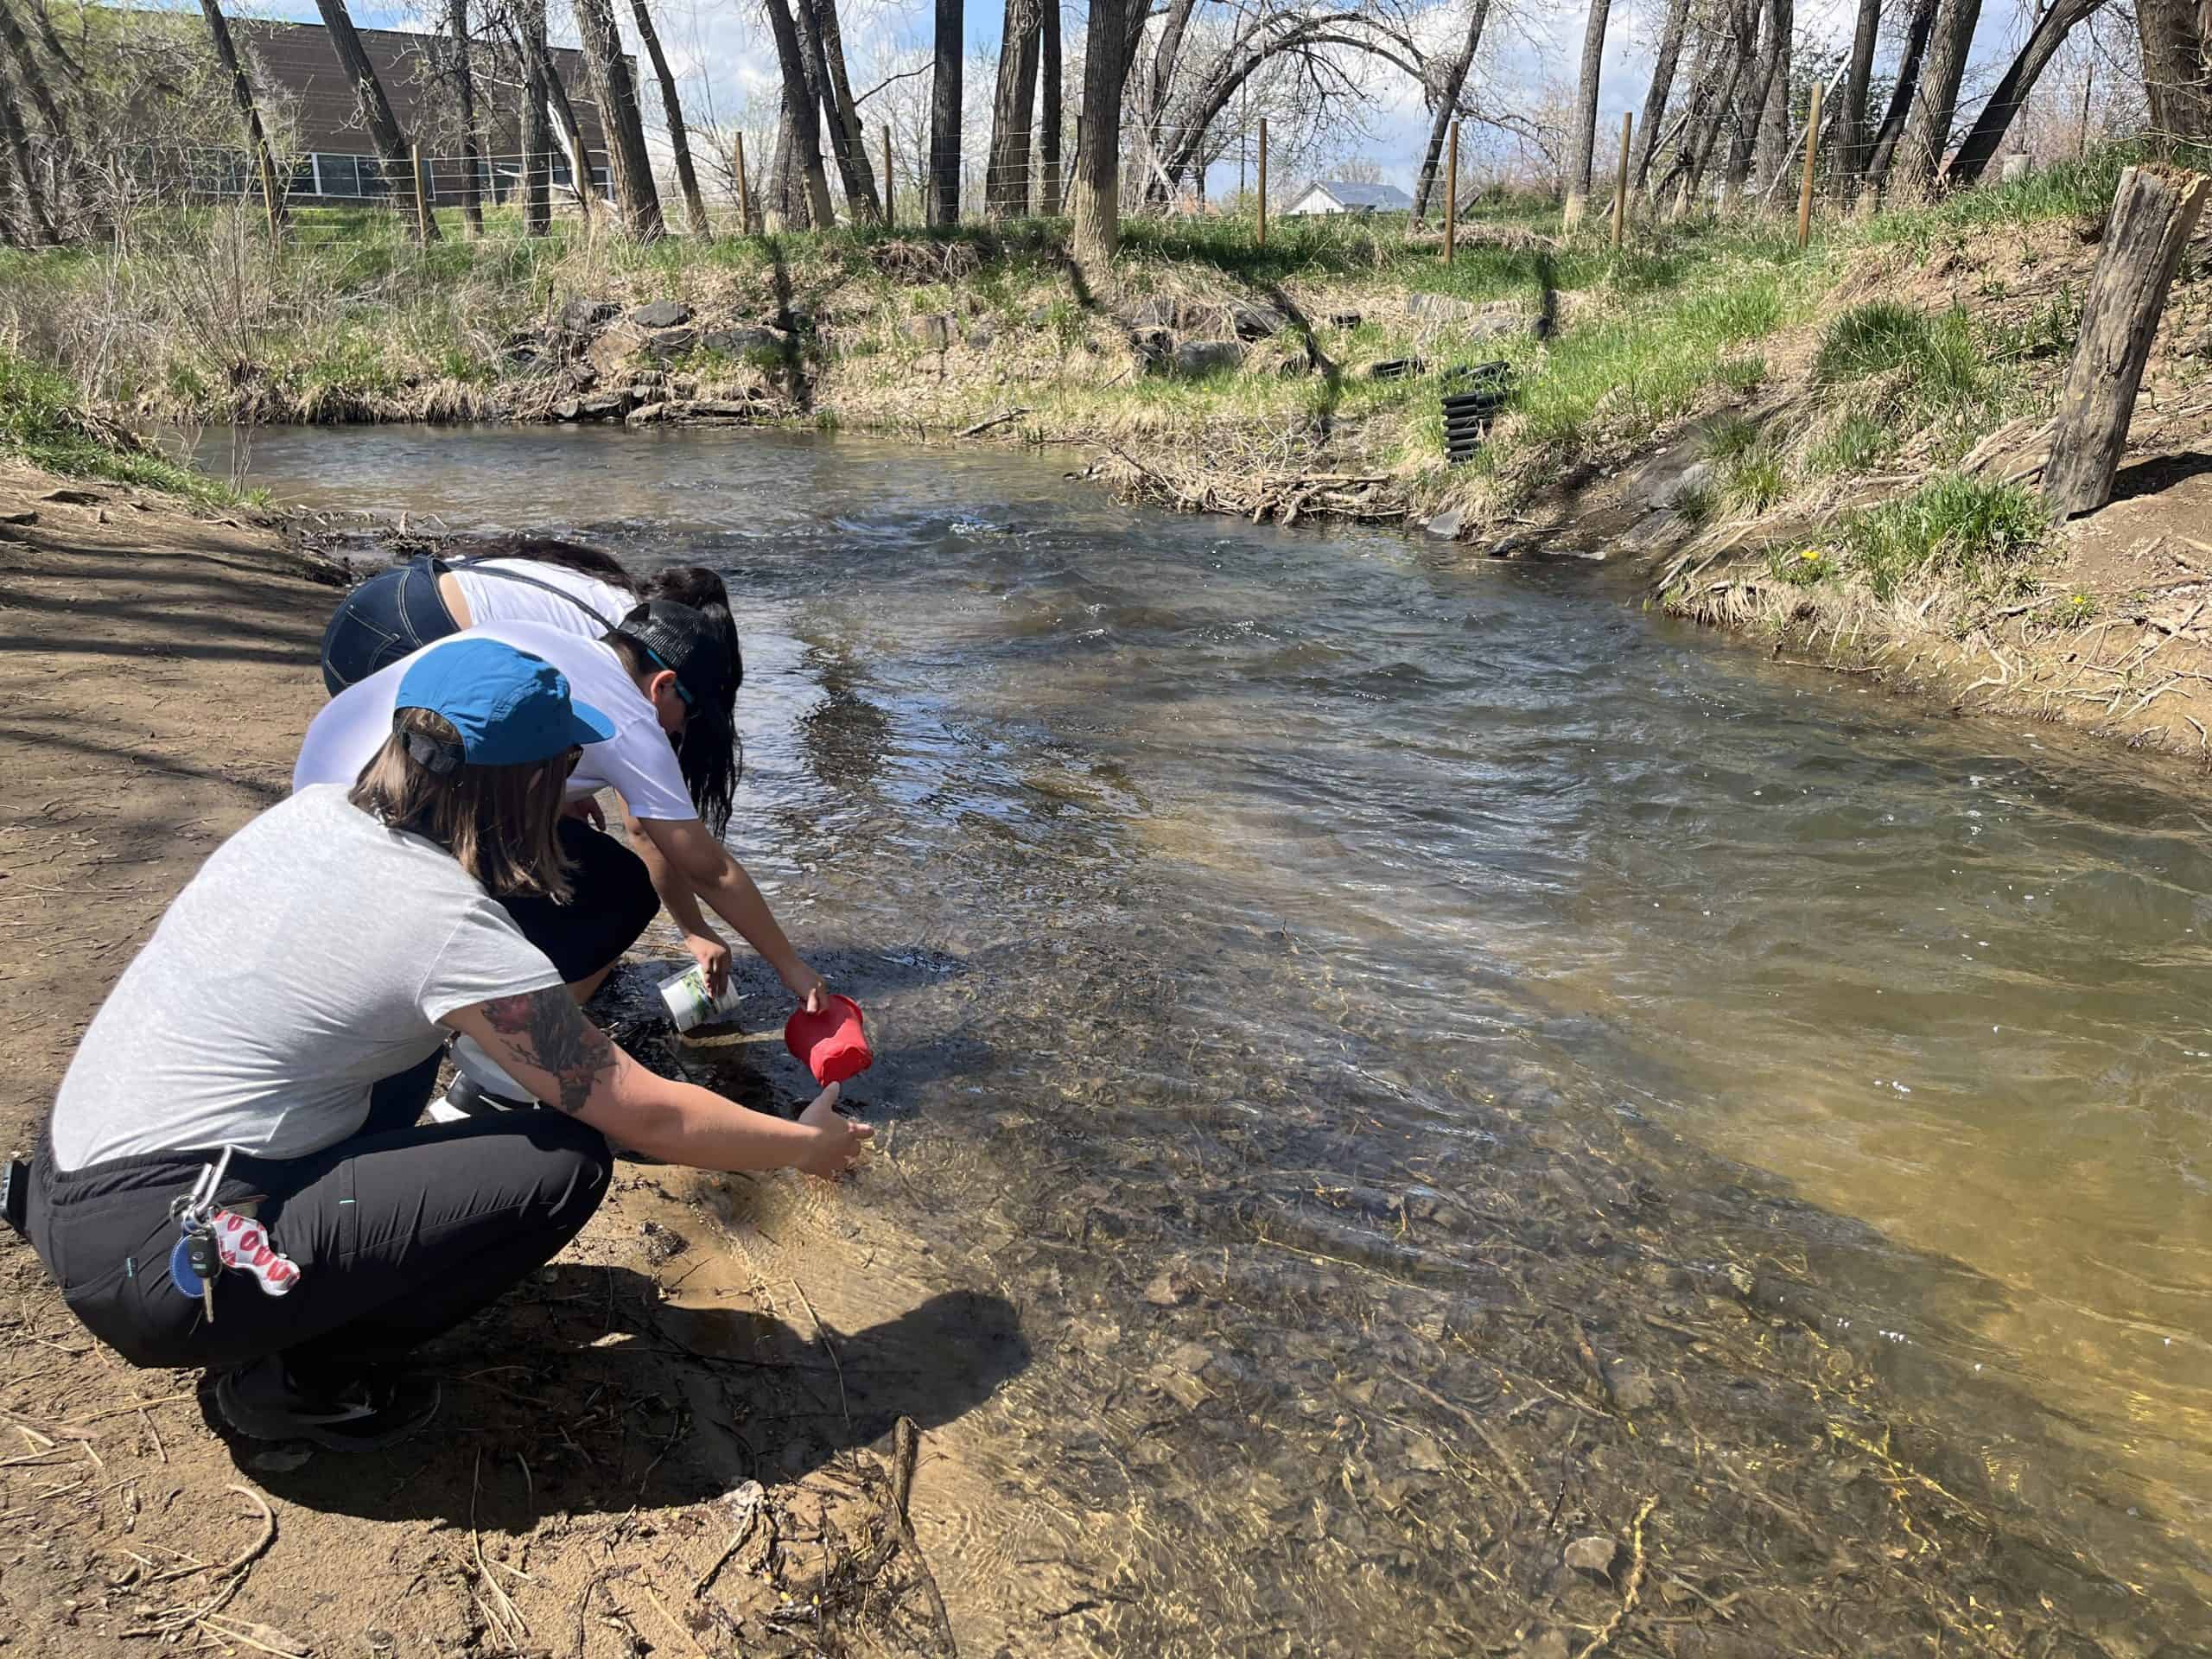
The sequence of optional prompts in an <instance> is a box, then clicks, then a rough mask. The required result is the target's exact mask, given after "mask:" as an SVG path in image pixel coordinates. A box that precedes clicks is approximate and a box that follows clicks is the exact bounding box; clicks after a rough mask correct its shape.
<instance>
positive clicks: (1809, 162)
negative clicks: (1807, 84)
mask: <svg viewBox="0 0 2212 1659" xmlns="http://www.w3.org/2000/svg"><path fill="white" fill-rule="evenodd" d="M1820 149H1821V83H1820V82H1819V81H1817V80H1816V81H1815V82H1814V83H1813V107H1812V108H1811V109H1810V110H1808V111H1807V112H1806V115H1805V182H1804V183H1803V184H1802V185H1801V186H1800V187H1799V188H1798V191H1797V245H1798V247H1799V248H1800V249H1801V250H1802V248H1803V247H1804V245H1805V244H1806V243H1808V242H1809V241H1810V240H1812V237H1813V158H1814V156H1817V155H1818V154H1819V153H1820Z"/></svg>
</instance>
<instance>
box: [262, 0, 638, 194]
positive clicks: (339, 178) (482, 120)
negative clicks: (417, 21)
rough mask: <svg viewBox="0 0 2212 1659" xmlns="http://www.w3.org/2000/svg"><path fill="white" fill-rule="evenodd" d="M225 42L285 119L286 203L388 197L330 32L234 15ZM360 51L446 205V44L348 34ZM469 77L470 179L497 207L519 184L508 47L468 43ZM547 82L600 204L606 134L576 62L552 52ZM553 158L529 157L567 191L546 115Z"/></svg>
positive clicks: (516, 93) (518, 130)
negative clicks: (557, 93) (292, 164)
mask: <svg viewBox="0 0 2212 1659" xmlns="http://www.w3.org/2000/svg"><path fill="white" fill-rule="evenodd" d="M231 33H232V36H233V37H234V38H235V39H236V40H237V41H238V50H239V52H240V53H241V54H243V55H244V56H245V57H246V58H247V59H248V60H251V61H252V62H253V63H254V64H255V65H256V66H257V70H258V73H257V75H256V77H255V79H257V81H258V82H259V83H260V85H261V86H262V87H263V89H264V97H269V96H272V95H273V97H274V99H276V100H277V102H278V103H279V104H280V105H281V106H282V107H283V110H284V111H286V113H287V115H288V117H289V132H290V137H291V143H292V146H293V148H294V149H296V151H297V153H298V155H299V161H298V164H297V166H296V168H295V170H294V173H293V175H292V181H291V186H290V188H289V192H288V194H289V195H290V196H291V197H292V198H293V199H294V200H324V201H346V200H359V199H360V198H363V197H378V196H383V195H385V194H389V191H388V189H387V188H386V185H385V162H384V160H383V158H382V157H381V156H378V154H377V153H376V146H375V145H374V144H373V143H371V142H370V139H369V135H368V132H367V130H366V129H365V127H364V126H363V125H362V123H361V118H360V113H359V106H358V105H357V104H356V102H355V100H354V96H353V83H352V82H350V81H349V80H347V79H346V72H345V71H344V69H342V68H341V67H340V65H339V61H338V53H337V50H336V48H334V47H333V46H332V45H331V42H330V35H329V31H327V29H324V28H323V27H322V25H321V24H320V23H282V22H264V21H262V20H260V19H257V18H251V17H237V18H233V19H232V21H231ZM358 33H359V35H360V37H361V47H362V49H363V50H364V51H365V52H366V53H367V54H368V58H369V61H370V63H371V64H372V65H373V66H374V67H375V69H376V72H377V79H378V80H380V81H382V82H383V83H384V91H385V97H386V98H387V99H390V100H391V110H392V114H393V115H394V116H395V117H396V118H397V119H398V122H399V128H400V130H401V131H402V132H404V133H405V134H406V135H407V137H408V138H409V140H410V142H412V143H419V144H420V145H421V146H422V147H423V154H424V155H425V156H427V157H429V158H431V159H430V162H429V169H428V170H429V175H430V178H431V186H432V188H431V195H432V200H439V199H441V198H443V199H446V200H457V199H458V197H459V194H460V190H461V181H462V179H463V177H464V176H465V169H464V168H463V167H462V165H461V160H460V157H461V155H462V153H463V152H462V148H461V138H460V133H459V131H458V130H457V123H456V117H455V114H454V99H453V92H452V81H451V76H450V72H449V71H448V67H447V62H448V60H447V58H446V55H445V54H446V53H447V51H448V49H449V48H448V42H447V41H445V40H444V39H443V38H442V37H441V36H438V35H417V34H412V33H410V32H408V31H406V30H404V29H360V30H359V31H358ZM470 54H471V60H472V67H474V70H475V79H476V83H477V90H476V118H477V143H478V145H479V147H480V153H481V155H482V156H483V157H484V160H483V162H482V164H481V169H480V176H481V177H484V179H485V182H486V188H487V189H489V190H494V191H496V194H497V196H498V197H499V198H501V199H505V197H507V196H508V195H509V194H511V193H512V192H513V191H514V190H515V189H516V188H518V185H519V182H520V181H521V179H522V178H523V175H524V158H523V156H522V110H523V80H522V74H521V71H520V68H519V67H518V64H517V62H516V60H515V55H514V54H513V52H512V49H511V48H508V47H506V46H505V44H504V43H503V42H499V41H493V40H490V39H484V40H479V41H472V42H471V45H470ZM551 56H552V58H553V66H554V70H555V73H557V74H558V75H559V76H560V78H561V83H562V85H563V87H564V88H566V90H567V92H568V95H569V105H570V107H572V108H573V109H574V110H575V115H576V124H577V126H578V127H580V128H581V129H582V131H583V137H584V145H585V148H586V149H587V151H588V153H589V155H590V157H591V172H592V176H593V178H594V181H595V182H596V183H597V184H598V185H599V187H600V192H601V194H605V192H606V189H607V179H608V175H607V134H606V130H605V129H604V128H603V127H602V126H601V122H600V114H599V105H598V102H597V100H596V99H594V98H593V97H592V94H591V77H590V75H589V73H588V70H587V67H586V65H585V62H584V56H583V54H582V53H581V52H578V51H575V50H573V49H571V48H567V47H556V48H553V50H552V53H551ZM547 130H548V131H549V132H550V133H551V134H552V135H553V149H554V154H553V155H552V156H550V158H548V157H545V156H538V157H536V158H534V163H533V164H534V165H535V166H536V167H537V168H540V169H541V170H542V169H544V168H547V167H548V165H549V161H550V172H551V176H552V180H553V182H554V183H555V184H556V185H559V186H562V187H566V186H567V185H568V184H569V181H570V179H571V177H572V171H571V168H570V167H569V157H568V156H567V154H566V153H565V152H566V141H565V138H564V137H563V130H562V129H561V127H560V125H559V124H558V123H557V122H556V121H555V120H554V119H553V118H552V116H551V115H550V112H549V114H548V117H547Z"/></svg>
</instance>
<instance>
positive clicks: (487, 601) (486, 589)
mask: <svg viewBox="0 0 2212 1659" xmlns="http://www.w3.org/2000/svg"><path fill="white" fill-rule="evenodd" d="M494 570H512V571H513V572H514V573H515V574H516V575H524V576H528V577H529V578H530V581H529V582H515V581H512V580H511V579H509V578H508V577H505V576H497V575H488V574H486V573H487V572H490V571H494ZM453 579H454V581H455V582H459V583H460V584H461V599H462V600H463V601H465V602H466V603H467V606H468V618H469V621H470V623H471V624H472V625H474V626H482V625H483V624H485V623H486V622H543V623H544V624H545V625H546V626H548V627H555V628H558V629H560V630H561V632H563V633H580V634H582V635H583V637H584V638H585V639H598V638H599V637H600V636H601V634H603V633H605V632H607V631H608V630H609V629H611V628H613V626H615V625H616V624H617V623H619V622H620V621H621V620H622V619H623V618H624V617H626V616H627V615H628V614H629V613H631V612H632V611H634V610H635V609H637V608H638V601H637V599H636V597H635V596H634V595H633V594H627V593H625V592H624V591H623V590H622V589H621V588H614V587H610V586H608V585H607V583H606V582H601V580H600V579H599V578H598V577H596V576H588V575H584V574H583V573H582V571H580V570H571V569H568V568H567V567H566V566H564V565H558V564H540V563H538V562H537V560H535V559H481V560H477V561H474V562H473V563H468V564H465V565H456V566H454V569H453ZM537 582H543V583H544V584H545V585H546V587H547V588H558V589H559V590H560V592H559V593H552V594H549V593H547V592H546V591H545V588H539V587H536V586H534V585H533V584H534V583H537ZM562 594H569V595H570V596H571V597H573V598H574V599H575V600H578V601H582V603H583V604H585V605H588V606H589V607H591V609H592V610H594V611H595V612H597V613H599V618H603V619H605V620H603V621H602V620H598V618H594V617H591V616H587V615H586V614H585V613H583V612H582V611H581V610H579V609H577V608H576V607H575V605H574V604H571V603H570V602H569V600H568V599H564V598H563V597H562Z"/></svg>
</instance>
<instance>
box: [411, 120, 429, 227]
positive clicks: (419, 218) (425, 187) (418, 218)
mask: <svg viewBox="0 0 2212 1659" xmlns="http://www.w3.org/2000/svg"><path fill="white" fill-rule="evenodd" d="M407 156H408V161H409V163H410V166H412V168H414V173H415V234H416V237H418V238H421V240H422V243H423V246H424V247H428V246H429V245H430V181H429V175H427V174H426V173H425V172H424V171H423V146H422V145H420V144H414V145H410V147H409V149H408V151H407Z"/></svg>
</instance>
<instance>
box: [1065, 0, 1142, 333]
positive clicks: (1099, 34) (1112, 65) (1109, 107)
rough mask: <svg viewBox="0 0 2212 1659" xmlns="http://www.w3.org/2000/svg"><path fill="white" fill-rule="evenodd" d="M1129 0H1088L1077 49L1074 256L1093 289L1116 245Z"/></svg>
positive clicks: (1106, 272)
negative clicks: (1079, 98) (1079, 96)
mask: <svg viewBox="0 0 2212 1659" xmlns="http://www.w3.org/2000/svg"><path fill="white" fill-rule="evenodd" d="M1129 3H1130V0H1090V25H1089V28H1088V29H1087V30H1086V31H1085V34H1084V54H1083V110H1082V115H1081V120H1082V135H1081V137H1080V138H1079V140H1078V142H1077V146H1076V158H1075V260H1076V268H1077V270H1079V271H1081V272H1082V273H1083V275H1084V278H1085V280H1086V281H1087V282H1088V283H1090V287H1091V289H1092V291H1093V292H1094V293H1095V292H1096V290H1097V289H1100V288H1102V287H1103V286H1105V285H1106V284H1107V283H1109V282H1110V281H1111V279H1112V277H1113V270H1114V256H1115V254H1116V253H1117V252H1118V251H1120V249H1121V245H1122V79H1123V76H1124V74H1125V73H1126V71H1127V69H1128V64H1127V61H1126V60H1125V55H1124V54H1126V53H1127V52H1128V27H1129V19H1128V6H1129Z"/></svg>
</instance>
